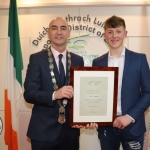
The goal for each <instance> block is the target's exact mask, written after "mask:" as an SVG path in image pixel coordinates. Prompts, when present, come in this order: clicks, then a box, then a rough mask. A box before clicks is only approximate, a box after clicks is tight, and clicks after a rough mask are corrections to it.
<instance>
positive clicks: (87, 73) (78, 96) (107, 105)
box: [69, 66, 118, 126]
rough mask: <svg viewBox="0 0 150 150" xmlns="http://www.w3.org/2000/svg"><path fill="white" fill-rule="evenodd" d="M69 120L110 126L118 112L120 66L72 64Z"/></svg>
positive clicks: (71, 122)
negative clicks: (80, 65)
mask: <svg viewBox="0 0 150 150" xmlns="http://www.w3.org/2000/svg"><path fill="white" fill-rule="evenodd" d="M70 85H72V86H73V88H74V97H73V98H72V99H71V100H69V103H70V106H69V124H70V126H73V125H86V124H88V123H91V122H95V123H97V124H98V125H99V126H111V125H112V124H113V121H114V119H115V118H116V114H117V92H118V67H73V66H72V67H71V68H70Z"/></svg>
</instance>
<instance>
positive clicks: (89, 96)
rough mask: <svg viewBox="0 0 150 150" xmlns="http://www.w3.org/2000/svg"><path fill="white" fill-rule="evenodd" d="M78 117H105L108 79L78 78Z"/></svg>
mask: <svg viewBox="0 0 150 150" xmlns="http://www.w3.org/2000/svg"><path fill="white" fill-rule="evenodd" d="M80 89H82V92H80V104H79V105H80V114H79V115H80V116H106V114H107V94H108V77H80Z"/></svg>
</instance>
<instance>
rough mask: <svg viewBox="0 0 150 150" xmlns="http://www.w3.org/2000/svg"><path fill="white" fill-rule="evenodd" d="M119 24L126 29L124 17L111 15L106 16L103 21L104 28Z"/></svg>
mask: <svg viewBox="0 0 150 150" xmlns="http://www.w3.org/2000/svg"><path fill="white" fill-rule="evenodd" d="M119 26H123V27H124V29H126V24H125V21H124V19H122V18H121V17H118V16H115V15H113V16H112V17H110V18H108V19H107V20H106V21H105V25H104V29H105V30H106V29H107V28H116V27H119Z"/></svg>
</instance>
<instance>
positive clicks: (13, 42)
mask: <svg viewBox="0 0 150 150" xmlns="http://www.w3.org/2000/svg"><path fill="white" fill-rule="evenodd" d="M22 69H23V61H22V53H21V46H20V37H19V26H18V14H17V4H16V0H10V7H9V24H8V54H7V66H6V87H5V143H6V144H7V145H8V150H18V135H17V114H18V112H19V107H18V104H19V98H20V96H21V95H22Z"/></svg>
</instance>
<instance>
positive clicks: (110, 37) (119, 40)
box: [104, 26, 127, 49]
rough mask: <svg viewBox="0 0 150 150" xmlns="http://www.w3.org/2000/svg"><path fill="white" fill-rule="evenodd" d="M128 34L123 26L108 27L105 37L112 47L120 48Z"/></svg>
mask: <svg viewBox="0 0 150 150" xmlns="http://www.w3.org/2000/svg"><path fill="white" fill-rule="evenodd" d="M126 36H127V31H125V29H124V27H123V26H119V27H116V28H106V31H105V33H104V37H105V39H106V41H107V42H108V44H109V46H110V48H111V49H119V48H122V47H123V41H124V39H125V38H126Z"/></svg>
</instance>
